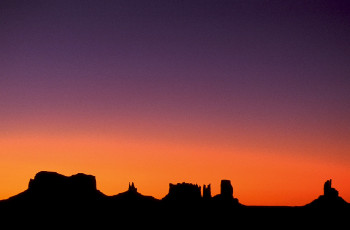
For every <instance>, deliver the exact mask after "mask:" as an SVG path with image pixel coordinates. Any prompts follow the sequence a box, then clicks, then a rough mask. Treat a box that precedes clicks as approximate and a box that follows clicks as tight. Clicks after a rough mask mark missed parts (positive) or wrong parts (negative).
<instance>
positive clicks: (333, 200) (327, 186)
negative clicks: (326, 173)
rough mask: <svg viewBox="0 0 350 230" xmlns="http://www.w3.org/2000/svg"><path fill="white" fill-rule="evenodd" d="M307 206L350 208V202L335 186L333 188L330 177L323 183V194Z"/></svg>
mask: <svg viewBox="0 0 350 230" xmlns="http://www.w3.org/2000/svg"><path fill="white" fill-rule="evenodd" d="M306 207H317V208H345V207H347V208H349V203H347V202H346V201H345V200H344V199H343V198H342V197H340V196H339V192H338V191H337V190H336V189H335V188H332V179H330V180H327V181H326V182H325V183H324V185H323V195H321V196H319V197H318V198H317V199H316V200H314V201H312V202H311V203H309V204H307V205H306Z"/></svg>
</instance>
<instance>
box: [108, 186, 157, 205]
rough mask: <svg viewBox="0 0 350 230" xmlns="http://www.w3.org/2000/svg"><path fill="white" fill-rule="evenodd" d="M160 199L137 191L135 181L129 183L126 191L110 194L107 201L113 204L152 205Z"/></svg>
mask: <svg viewBox="0 0 350 230" xmlns="http://www.w3.org/2000/svg"><path fill="white" fill-rule="evenodd" d="M157 201H158V200H157V199H155V198H154V197H152V196H144V195H142V194H140V193H139V192H137V188H136V187H135V185H134V182H132V183H131V184H130V183H129V189H128V190H127V191H125V192H122V193H119V194H117V195H114V196H110V197H108V199H107V202H111V203H112V204H113V205H122V206H125V205H130V204H131V205H152V204H154V203H155V202H157Z"/></svg>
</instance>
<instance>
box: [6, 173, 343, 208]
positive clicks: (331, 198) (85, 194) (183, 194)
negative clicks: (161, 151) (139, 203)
mask: <svg viewBox="0 0 350 230" xmlns="http://www.w3.org/2000/svg"><path fill="white" fill-rule="evenodd" d="M108 199H110V200H114V201H118V200H120V201H122V200H129V201H131V200H142V199H145V200H153V201H159V202H160V201H165V202H182V203H186V202H201V201H205V200H206V201H208V200H212V201H213V202H218V203H230V202H231V203H232V202H233V203H232V204H233V206H242V205H243V204H240V203H239V201H238V199H237V198H236V197H234V194H233V186H232V184H231V181H230V180H227V179H223V180H221V185H220V193H219V194H216V195H214V196H212V194H211V184H209V185H203V187H201V186H199V185H197V184H191V183H186V182H182V183H177V184H172V183H169V192H168V194H167V195H166V196H165V197H163V198H162V199H156V198H154V197H152V196H144V195H142V194H141V193H139V192H138V190H137V188H136V186H135V184H134V182H129V187H128V190H127V191H125V192H121V193H119V194H116V195H112V196H108V195H105V194H104V193H103V192H101V191H99V190H98V189H97V187H96V178H95V176H93V175H87V174H84V173H78V174H75V175H72V176H64V175H62V174H59V173H57V172H49V171H40V172H38V173H37V174H36V175H35V177H34V178H33V179H30V180H29V184H28V189H27V190H25V191H23V192H22V193H19V194H17V195H14V196H12V197H10V198H8V199H5V200H2V201H0V203H1V202H2V203H11V202H14V203H20V202H22V201H25V202H31V201H35V202H36V201H43V202H46V201H49V202H52V201H56V202H57V203H61V202H65V203H67V202H73V203H79V202H80V203H83V202H86V201H98V200H108ZM348 205H349V204H348V203H347V202H346V201H345V200H344V199H343V198H341V197H340V196H339V192H338V191H337V190H336V189H335V188H333V187H332V179H330V180H327V181H326V182H325V183H324V194H323V195H320V196H319V197H318V198H317V199H315V200H314V201H312V202H311V203H309V204H306V205H305V206H307V207H311V206H317V207H323V206H325V207H326V206H337V207H342V206H344V207H345V206H348ZM243 206H246V205H243Z"/></svg>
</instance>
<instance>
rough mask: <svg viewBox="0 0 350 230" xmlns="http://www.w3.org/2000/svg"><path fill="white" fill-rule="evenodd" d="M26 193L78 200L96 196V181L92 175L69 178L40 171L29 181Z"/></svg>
mask: <svg viewBox="0 0 350 230" xmlns="http://www.w3.org/2000/svg"><path fill="white" fill-rule="evenodd" d="M28 191H29V192H30V193H31V194H33V195H35V196H38V197H61V198H67V197H76V198H78V199H81V198H86V197H91V196H95V195H96V194H97V189H96V179H95V177H94V176H92V175H86V174H83V173H78V174H75V175H72V176H70V177H67V176H64V175H61V174H58V173H56V172H46V171H41V172H39V173H37V174H36V175H35V177H34V179H30V181H29V186H28Z"/></svg>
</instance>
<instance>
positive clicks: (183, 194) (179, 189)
mask: <svg viewBox="0 0 350 230" xmlns="http://www.w3.org/2000/svg"><path fill="white" fill-rule="evenodd" d="M201 198H202V197H201V187H200V186H198V185H197V184H196V185H194V184H189V183H185V182H183V183H181V184H180V183H178V184H176V185H174V184H171V183H170V184H169V193H168V194H167V195H166V196H165V197H164V198H163V200H165V201H177V202H192V201H199V200H201Z"/></svg>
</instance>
